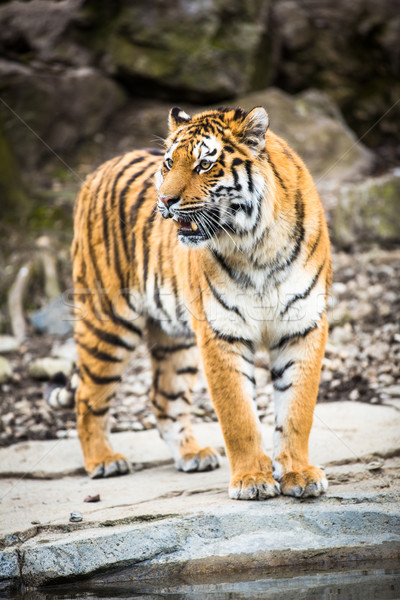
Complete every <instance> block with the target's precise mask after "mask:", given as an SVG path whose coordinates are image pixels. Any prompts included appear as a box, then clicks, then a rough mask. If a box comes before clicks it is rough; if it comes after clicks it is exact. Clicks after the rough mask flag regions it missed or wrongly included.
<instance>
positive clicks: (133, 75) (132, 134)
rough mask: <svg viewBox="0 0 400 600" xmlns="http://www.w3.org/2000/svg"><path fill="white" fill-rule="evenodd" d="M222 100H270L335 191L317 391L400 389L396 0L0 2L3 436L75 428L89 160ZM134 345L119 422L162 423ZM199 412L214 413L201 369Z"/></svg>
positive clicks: (396, 392)
mask: <svg viewBox="0 0 400 600" xmlns="http://www.w3.org/2000/svg"><path fill="white" fill-rule="evenodd" d="M221 104H226V105H234V106H236V105H239V106H242V107H243V108H245V109H250V108H252V107H253V106H256V105H263V106H265V108H266V109H267V111H268V112H269V114H270V122H271V128H272V129H273V130H274V131H275V132H276V133H278V134H280V135H282V136H283V137H284V138H285V139H287V141H288V142H289V143H290V144H291V145H292V146H293V148H294V149H295V150H297V151H298V152H299V154H300V155H301V156H302V157H303V159H304V160H305V162H306V164H307V165H308V167H309V168H310V170H311V172H312V174H313V175H314V178H315V181H316V184H317V187H318V189H319V192H320V194H321V198H322V200H323V203H324V206H325V210H326V213H327V218H328V223H329V227H330V232H331V238H332V242H333V246H334V269H335V276H334V285H333V289H332V298H331V305H330V315H329V318H330V324H331V335H330V341H329V344H328V348H327V354H326V358H325V361H324V370H323V373H322V382H321V390H320V397H319V400H320V401H337V400H349V399H350V400H353V401H355V402H358V401H361V402H372V403H375V404H388V403H389V404H394V405H397V406H399V402H400V400H399V398H400V385H399V372H400V371H399V369H400V367H399V365H400V331H399V306H400V299H399V280H400V278H399V274H400V246H399V243H400V1H399V0H352V1H351V2H348V1H347V0H337V1H336V2H332V1H331V0H147V1H146V2H145V1H144V0H137V1H134V0H132V1H130V0H114V1H113V2H105V1H104V2H101V1H95V0H60V1H55V0H30V1H17V0H13V1H11V2H4V1H3V2H0V387H1V391H0V394H1V405H0V444H2V445H7V444H10V443H14V442H16V441H21V440H26V439H46V438H54V437H68V436H74V435H76V433H75V424H74V416H73V411H72V409H71V408H66V409H64V410H63V411H60V412H55V411H53V410H51V409H50V408H49V407H48V406H47V405H46V403H45V402H44V400H43V397H42V383H41V382H43V381H46V380H48V379H50V378H51V377H52V376H54V375H55V374H57V373H60V372H61V373H64V374H65V375H69V373H70V372H71V370H72V369H73V365H74V360H75V348H74V344H73V341H72V337H71V321H70V320H69V313H68V305H67V303H66V302H65V295H63V294H65V293H66V291H67V290H69V289H70V288H71V264H70V258H69V246H70V242H71V237H72V210H73V205H74V200H75V196H76V193H77V190H78V189H79V187H80V185H81V183H82V181H83V179H84V178H85V176H86V174H87V173H89V172H90V171H92V170H93V169H94V168H95V167H96V166H98V165H99V164H100V163H101V162H103V161H104V160H106V159H108V158H110V157H112V156H115V155H116V154H121V153H124V152H126V151H128V150H131V149H133V148H139V147H151V146H153V147H154V146H160V145H162V140H161V139H160V138H163V137H164V136H165V135H166V131H167V115H168V110H169V108H170V107H171V106H174V105H178V106H181V107H182V108H184V109H185V110H186V111H187V112H189V113H190V112H194V111H198V110H201V109H202V108H204V107H206V106H212V105H221ZM135 358H136V360H134V361H133V363H132V368H131V369H130V371H129V373H128V374H127V376H126V378H125V380H124V382H123V384H122V386H121V389H120V391H119V393H118V397H117V402H116V404H115V407H114V409H113V415H112V429H113V430H114V431H119V430H128V429H132V430H134V431H135V430H138V431H139V430H141V429H144V428H150V427H153V426H154V419H153V418H152V416H151V414H150V413H149V410H148V408H147V404H146V400H147V395H148V390H149V385H150V374H149V365H148V362H147V357H146V353H145V351H144V349H143V348H141V349H140V350H139V352H138V354H137V356H136V357H135ZM267 365H268V358H267V357H264V356H261V357H259V360H258V368H257V383H258V390H259V393H258V406H259V412H260V417H261V419H262V420H269V419H272V411H273V407H272V405H271V390H272V387H271V383H270V380H269V374H268V370H267ZM399 408H400V406H399ZM193 412H194V418H195V420H196V419H197V420H203V421H204V420H213V419H215V415H214V413H213V410H212V407H211V404H210V402H209V400H208V397H207V394H206V393H205V385H204V381H203V380H201V379H200V380H199V384H198V386H197V390H196V394H195V406H194V408H193Z"/></svg>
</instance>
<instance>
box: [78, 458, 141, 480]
mask: <svg viewBox="0 0 400 600" xmlns="http://www.w3.org/2000/svg"><path fill="white" fill-rule="evenodd" d="M86 470H87V472H88V475H89V477H90V478H91V479H100V478H101V477H116V476H118V475H126V474H127V473H129V472H130V470H131V468H130V465H129V462H128V459H127V458H125V456H124V455H123V454H109V455H108V456H105V457H103V458H102V460H101V461H99V462H95V461H91V462H90V463H89V464H88V465H87V466H86Z"/></svg>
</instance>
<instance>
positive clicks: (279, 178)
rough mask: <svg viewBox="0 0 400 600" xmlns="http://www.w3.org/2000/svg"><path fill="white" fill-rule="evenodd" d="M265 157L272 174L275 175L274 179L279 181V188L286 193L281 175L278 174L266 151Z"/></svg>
mask: <svg viewBox="0 0 400 600" xmlns="http://www.w3.org/2000/svg"><path fill="white" fill-rule="evenodd" d="M266 157H267V161H268V163H269V165H270V167H271V169H272V171H273V172H274V175H275V177H276V179H277V180H278V181H279V183H280V186H281V188H282V189H283V190H284V191H285V192H286V193H287V187H286V185H285V184H284V182H283V179H282V177H281V176H280V174H279V173H278V171H277V169H276V166H275V165H274V163H273V161H272V160H271V157H270V155H269V154H268V153H266Z"/></svg>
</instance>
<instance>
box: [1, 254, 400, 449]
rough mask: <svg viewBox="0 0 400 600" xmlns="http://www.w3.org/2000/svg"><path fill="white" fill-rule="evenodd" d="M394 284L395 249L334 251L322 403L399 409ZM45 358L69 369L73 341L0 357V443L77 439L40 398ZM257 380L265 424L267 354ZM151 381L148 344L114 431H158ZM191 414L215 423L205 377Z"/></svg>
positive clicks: (398, 264)
mask: <svg viewBox="0 0 400 600" xmlns="http://www.w3.org/2000/svg"><path fill="white" fill-rule="evenodd" d="M399 280H400V249H398V248H395V249H393V248H392V249H388V250H383V249H378V248H375V249H371V250H369V251H368V252H356V253H352V254H349V253H345V252H335V253H334V283H333V287H332V295H331V301H330V309H329V320H330V324H331V333H330V338H329V342H328V346H327V350H326V356H325V359H324V366H323V371H322V377H321V386H320V392H319V399H318V401H319V402H333V401H337V400H352V401H355V402H368V403H372V404H389V405H392V406H397V407H399V409H400V406H399V399H400V329H399V315H400V296H399V293H398V282H399ZM0 339H1V338H0ZM48 356H61V357H62V358H64V363H65V364H66V368H67V370H68V369H69V368H70V363H71V360H72V359H73V356H74V349H73V347H72V346H71V338H70V336H67V337H64V338H55V337H54V336H50V335H41V336H39V335H37V334H36V335H32V336H30V337H29V338H28V340H27V341H26V343H24V344H23V345H21V346H20V347H19V348H18V349H17V350H14V351H12V352H10V353H8V354H3V355H2V359H1V360H2V361H3V362H2V364H3V371H4V364H5V361H7V363H8V366H9V367H10V369H11V371H12V373H11V374H10V375H9V377H8V378H7V377H6V379H8V381H5V382H3V383H2V385H1V391H0V399H1V401H0V444H1V445H2V446H7V445H10V444H14V443H16V442H19V441H24V440H45V439H56V438H67V437H75V436H76V428H75V417H74V411H73V410H72V409H62V410H53V409H51V408H50V407H49V406H48V404H47V403H46V401H45V400H44V397H43V388H44V385H45V383H44V382H43V376H42V380H38V379H37V373H36V374H35V373H34V368H33V367H34V364H35V360H36V359H38V358H42V357H48ZM0 358H1V357H0ZM0 367H1V364H0ZM32 369H33V370H32ZM32 375H33V376H32ZM44 378H46V377H45V376H44ZM256 379H257V386H258V397H257V401H258V409H259V415H260V418H261V420H262V421H265V422H270V421H271V419H272V415H273V402H272V385H271V382H270V377H269V371H268V356H267V355H260V356H259V357H258V360H257V369H256ZM150 384H151V373H150V364H149V360H148V356H147V353H146V349H145V347H141V348H139V349H138V351H137V352H136V353H135V355H134V356H133V357H132V362H131V365H130V367H129V370H128V371H127V373H126V375H125V377H124V379H123V382H122V384H121V385H120V388H119V391H118V393H117V398H116V401H115V403H114V406H113V409H112V412H111V430H112V431H113V432H117V431H130V430H132V431H141V430H143V429H151V428H154V427H155V420H154V417H153V415H152V413H151V410H150V407H149V403H148V395H149V389H150ZM192 412H193V420H194V422H198V423H199V422H207V421H216V415H215V413H214V411H213V408H212V405H211V402H210V399H209V396H208V394H207V391H206V386H205V381H204V378H203V377H202V376H200V377H199V380H198V383H197V386H196V390H195V393H194V405H193V410H192Z"/></svg>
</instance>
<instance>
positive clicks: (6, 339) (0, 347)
mask: <svg viewBox="0 0 400 600" xmlns="http://www.w3.org/2000/svg"><path fill="white" fill-rule="evenodd" d="M18 348H19V343H18V340H17V338H15V337H14V336H12V335H0V354H7V353H8V352H15V351H16V350H18Z"/></svg>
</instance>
